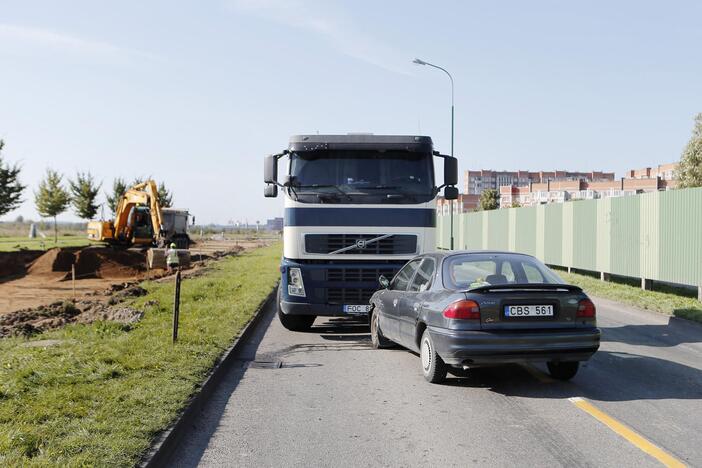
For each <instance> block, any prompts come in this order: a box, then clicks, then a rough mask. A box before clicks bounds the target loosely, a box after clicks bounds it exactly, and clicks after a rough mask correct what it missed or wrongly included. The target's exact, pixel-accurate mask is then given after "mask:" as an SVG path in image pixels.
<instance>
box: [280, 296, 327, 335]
mask: <svg viewBox="0 0 702 468" xmlns="http://www.w3.org/2000/svg"><path fill="white" fill-rule="evenodd" d="M280 296H281V293H280V286H278V298H277V302H276V305H277V307H276V308H277V309H278V320H280V323H281V324H283V326H284V327H285V328H286V329H288V330H290V331H296V332H304V331H309V329H310V328H311V327H312V324H313V323H314V319H316V318H317V317H316V316H315V315H288V314H284V313H283V309H282V307H281V306H280V302H281V297H280Z"/></svg>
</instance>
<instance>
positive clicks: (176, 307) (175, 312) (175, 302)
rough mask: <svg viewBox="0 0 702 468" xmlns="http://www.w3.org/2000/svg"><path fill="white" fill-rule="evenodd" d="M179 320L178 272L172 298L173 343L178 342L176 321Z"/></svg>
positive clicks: (178, 272)
mask: <svg viewBox="0 0 702 468" xmlns="http://www.w3.org/2000/svg"><path fill="white" fill-rule="evenodd" d="M179 318H180V270H178V271H176V274H175V294H174V297H173V343H175V342H176V341H178V321H179Z"/></svg>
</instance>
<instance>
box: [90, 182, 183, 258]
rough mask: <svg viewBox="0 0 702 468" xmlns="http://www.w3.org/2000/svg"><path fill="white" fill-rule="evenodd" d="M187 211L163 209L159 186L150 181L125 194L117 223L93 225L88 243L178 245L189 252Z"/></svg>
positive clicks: (113, 221)
mask: <svg viewBox="0 0 702 468" xmlns="http://www.w3.org/2000/svg"><path fill="white" fill-rule="evenodd" d="M187 227H188V212H187V210H175V209H171V208H161V206H160V204H159V199H158V188H157V187H156V182H154V181H153V180H147V181H146V182H143V183H140V184H137V185H135V186H133V187H131V188H130V189H129V190H127V191H126V192H125V194H124V195H122V197H121V198H120V200H119V203H118V204H117V211H116V212H115V219H114V220H110V221H90V222H89V223H88V239H91V240H95V241H102V242H107V243H109V244H113V245H124V246H132V245H143V246H157V247H165V246H167V245H169V244H171V243H175V244H176V246H177V248H179V249H187V248H188V247H189V245H190V237H189V236H188V232H187Z"/></svg>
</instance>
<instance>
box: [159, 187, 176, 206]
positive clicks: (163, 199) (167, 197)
mask: <svg viewBox="0 0 702 468" xmlns="http://www.w3.org/2000/svg"><path fill="white" fill-rule="evenodd" d="M158 204H159V206H160V207H161V208H170V207H172V206H173V194H172V193H171V191H170V190H168V189H167V188H166V184H164V183H163V182H161V183H160V184H158Z"/></svg>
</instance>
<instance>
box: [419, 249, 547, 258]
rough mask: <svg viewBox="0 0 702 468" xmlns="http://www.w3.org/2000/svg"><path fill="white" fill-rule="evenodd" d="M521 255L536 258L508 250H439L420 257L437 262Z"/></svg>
mask: <svg viewBox="0 0 702 468" xmlns="http://www.w3.org/2000/svg"><path fill="white" fill-rule="evenodd" d="M472 254H475V255H519V256H522V257H530V258H534V257H533V256H532V255H529V254H525V253H520V252H510V251H508V250H437V251H435V252H428V253H425V254H422V255H419V257H433V258H436V259H437V260H441V259H444V258H447V257H454V256H458V255H472Z"/></svg>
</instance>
